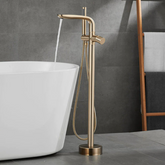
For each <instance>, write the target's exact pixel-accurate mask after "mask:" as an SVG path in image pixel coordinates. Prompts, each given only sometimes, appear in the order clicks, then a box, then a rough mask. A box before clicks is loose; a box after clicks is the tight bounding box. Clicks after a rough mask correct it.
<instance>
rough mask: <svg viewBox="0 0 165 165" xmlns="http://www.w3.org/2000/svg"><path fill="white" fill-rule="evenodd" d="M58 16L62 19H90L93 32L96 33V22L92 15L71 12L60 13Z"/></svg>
mask: <svg viewBox="0 0 165 165" xmlns="http://www.w3.org/2000/svg"><path fill="white" fill-rule="evenodd" d="M57 16H58V18H61V19H82V20H86V21H89V22H90V23H91V24H92V34H93V35H95V22H94V20H93V19H92V18H91V17H88V16H84V15H70V14H58V15H57Z"/></svg>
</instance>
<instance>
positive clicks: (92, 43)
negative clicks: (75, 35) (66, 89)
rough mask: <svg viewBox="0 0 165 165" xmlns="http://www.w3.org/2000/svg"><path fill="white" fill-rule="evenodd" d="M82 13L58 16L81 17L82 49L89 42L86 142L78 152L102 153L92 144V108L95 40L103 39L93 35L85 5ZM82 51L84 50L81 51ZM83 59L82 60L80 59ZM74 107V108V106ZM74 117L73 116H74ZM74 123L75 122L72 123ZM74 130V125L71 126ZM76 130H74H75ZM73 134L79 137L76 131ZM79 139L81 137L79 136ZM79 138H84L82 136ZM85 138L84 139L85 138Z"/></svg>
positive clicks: (93, 23) (102, 40) (93, 119)
mask: <svg viewBox="0 0 165 165" xmlns="http://www.w3.org/2000/svg"><path fill="white" fill-rule="evenodd" d="M83 10H84V15H66V14H59V15H58V17H59V18H61V19H62V18H66V19H82V40H83V43H84V44H83V49H84V45H86V46H87V42H89V49H88V50H89V57H88V60H87V56H86V61H87V62H86V63H88V71H87V77H88V138H87V140H88V144H86V145H80V147H79V153H80V154H83V155H100V154H102V147H101V146H99V145H95V144H94V130H95V126H94V125H95V124H94V123H95V120H96V119H95V117H94V116H95V115H96V114H95V108H94V96H95V42H98V43H100V44H103V43H104V42H105V39H104V38H102V37H100V36H96V35H95V22H94V20H93V19H92V18H91V17H88V16H86V10H87V9H86V7H84V8H83ZM86 21H88V23H89V35H86ZM86 52H87V50H86ZM83 53H84V52H83ZM82 61H83V60H82ZM74 109H75V108H74ZM74 117H75V116H74ZM74 124H75V123H74ZM73 128H74V130H75V127H73ZM75 132H76V131H75ZM75 135H76V136H77V137H78V138H79V136H78V135H77V133H75ZM79 139H81V138H79ZM81 140H84V139H83V138H82V139H81ZM85 140H86V139H85Z"/></svg>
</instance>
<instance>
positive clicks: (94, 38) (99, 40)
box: [92, 36, 105, 45]
mask: <svg viewBox="0 0 165 165" xmlns="http://www.w3.org/2000/svg"><path fill="white" fill-rule="evenodd" d="M92 41H93V42H97V43H99V44H101V45H103V44H104V43H105V38H103V37H101V36H93V37H92Z"/></svg>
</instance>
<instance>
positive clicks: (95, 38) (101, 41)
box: [81, 35, 105, 45]
mask: <svg viewBox="0 0 165 165" xmlns="http://www.w3.org/2000/svg"><path fill="white" fill-rule="evenodd" d="M81 39H82V40H83V41H89V40H90V38H89V35H82V37H81ZM91 40H92V41H93V42H97V43H99V44H101V45H102V44H104V42H105V38H103V37H101V36H92V38H91Z"/></svg>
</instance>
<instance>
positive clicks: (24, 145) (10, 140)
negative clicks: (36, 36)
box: [0, 61, 79, 160]
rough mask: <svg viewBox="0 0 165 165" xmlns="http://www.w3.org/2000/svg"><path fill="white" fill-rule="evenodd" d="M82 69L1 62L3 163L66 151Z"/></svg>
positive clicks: (0, 148) (0, 152)
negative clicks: (76, 86) (80, 70)
mask: <svg viewBox="0 0 165 165" xmlns="http://www.w3.org/2000/svg"><path fill="white" fill-rule="evenodd" d="M78 69H79V67H78V66H77V65H74V64H66V63H54V62H26V61H25V62H0V160H7V159H17V158H27V157H35V156H42V155H48V154H52V153H55V152H57V151H60V150H61V149H62V148H63V145H64V140H65V135H66V129H67V124H68V119H69V114H70V110H71V104H72V99H73V94H74V90H75V85H76V81H77V74H78Z"/></svg>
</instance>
